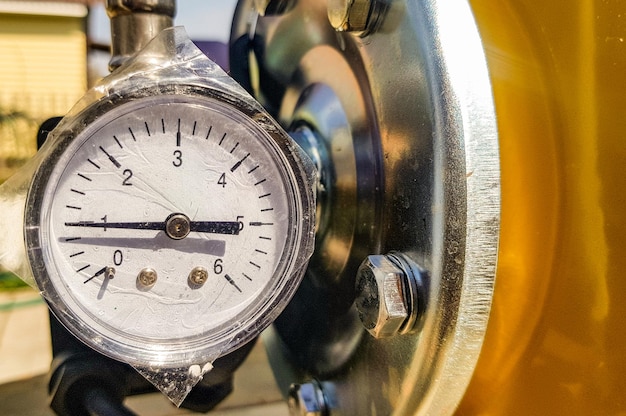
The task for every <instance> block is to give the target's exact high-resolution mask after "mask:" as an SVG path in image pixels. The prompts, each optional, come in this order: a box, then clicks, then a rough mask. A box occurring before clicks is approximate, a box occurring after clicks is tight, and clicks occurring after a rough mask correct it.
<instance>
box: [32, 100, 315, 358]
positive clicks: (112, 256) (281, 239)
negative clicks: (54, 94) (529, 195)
mask: <svg viewBox="0 0 626 416" xmlns="http://www.w3.org/2000/svg"><path fill="white" fill-rule="evenodd" d="M64 146H65V147H64V149H63V150H62V152H53V153H52V154H53V156H51V158H52V160H49V161H48V162H47V165H49V166H50V167H49V169H48V170H47V173H46V174H40V175H38V179H36V180H37V181H40V182H44V183H42V184H41V185H39V186H38V187H37V188H38V189H39V191H37V193H38V194H39V195H40V196H39V200H40V205H41V207H40V211H39V213H38V215H36V217H38V221H39V228H38V237H37V238H38V239H39V240H40V246H41V252H40V255H39V256H38V259H37V260H40V261H41V262H42V263H43V266H44V268H45V270H46V273H45V274H44V275H43V276H37V273H35V277H36V279H37V280H38V282H39V284H40V286H42V291H43V292H44V296H45V295H48V296H47V298H48V301H49V303H50V304H51V307H52V309H53V311H55V313H56V314H57V316H59V318H60V319H61V321H62V322H64V323H65V325H66V326H68V327H69V329H70V330H71V331H72V332H74V333H75V334H76V335H77V336H79V337H80V338H81V339H83V341H85V342H87V343H88V344H90V345H92V346H94V347H95V348H96V349H99V350H101V351H102V352H104V353H106V354H107V355H110V356H113V357H114V358H121V359H122V360H123V361H127V362H132V361H149V362H152V363H154V362H160V363H166V362H171V363H176V364H179V362H180V361H181V357H184V359H182V360H183V361H184V360H186V359H192V358H190V357H193V356H194V355H195V354H197V353H198V352H200V353H201V352H203V351H204V352H206V351H209V350H211V351H213V353H215V351H218V350H219V349H225V350H228V349H232V346H234V345H235V344H237V343H238V342H246V341H248V340H249V339H250V338H252V337H253V336H255V335H256V333H258V332H259V331H260V330H261V329H262V328H263V327H264V326H266V325H267V324H268V323H269V322H264V316H265V315H267V314H268V312H270V313H273V309H275V308H278V307H279V306H280V305H279V304H280V303H281V302H282V299H280V297H281V296H285V293H291V292H293V289H294V288H293V287H291V286H292V285H294V284H297V280H298V279H297V278H296V279H291V276H290V275H291V274H293V273H294V270H291V267H292V266H293V264H294V258H295V257H296V256H297V250H298V248H297V247H296V246H297V241H298V239H299V236H300V234H301V233H303V232H304V233H306V231H303V230H302V227H303V226H302V215H303V214H302V212H301V210H302V206H301V205H299V198H298V192H296V191H295V190H294V187H295V186H296V185H295V184H296V183H297V182H298V181H297V180H296V179H295V178H294V172H293V170H292V169H290V167H289V163H287V160H286V159H285V156H284V155H283V153H282V152H281V150H280V149H279V147H278V146H277V145H276V143H275V142H274V140H272V138H271V136H270V135H269V134H268V133H267V132H266V131H265V130H264V129H263V128H262V127H260V126H259V125H258V124H257V123H255V122H254V120H252V119H251V118H250V117H248V116H246V115H245V114H243V113H240V112H238V111H236V110H235V109H234V107H232V106H231V105H230V104H223V103H220V102H218V101H217V100H215V99H213V98H208V97H197V96H176V95H169V96H168V95H157V96H153V97H147V98H141V99H137V100H131V101H128V102H126V103H123V104H121V105H119V106H116V107H115V108H114V109H112V110H110V111H107V112H106V113H104V115H101V116H98V117H96V118H95V121H94V122H93V123H91V124H89V125H88V126H87V127H86V128H84V129H83V130H82V131H80V132H79V133H78V134H77V135H76V137H73V138H72V139H71V140H67V144H66V145H64ZM31 192H32V191H31ZM31 251H32V250H31ZM31 261H32V260H31ZM224 352H227V351H224Z"/></svg>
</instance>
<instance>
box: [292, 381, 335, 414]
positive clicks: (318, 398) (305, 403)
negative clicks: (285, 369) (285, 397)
mask: <svg viewBox="0 0 626 416" xmlns="http://www.w3.org/2000/svg"><path fill="white" fill-rule="evenodd" d="M289 414H290V415H291V416H323V415H324V414H326V400H325V398H324V392H323V391H322V388H321V387H320V385H319V383H317V382H310V383H304V384H292V385H291V387H290V388H289Z"/></svg>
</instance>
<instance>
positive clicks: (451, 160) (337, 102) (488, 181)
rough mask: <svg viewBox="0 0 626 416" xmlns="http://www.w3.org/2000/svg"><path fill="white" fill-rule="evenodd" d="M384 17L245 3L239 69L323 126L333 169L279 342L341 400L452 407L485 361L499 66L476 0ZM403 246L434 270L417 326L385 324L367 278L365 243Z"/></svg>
mask: <svg viewBox="0 0 626 416" xmlns="http://www.w3.org/2000/svg"><path fill="white" fill-rule="evenodd" d="M370 20H371V22H370V25H369V27H368V30H367V31H365V32H361V33H358V34H356V33H346V32H341V33H339V32H336V31H335V30H334V29H333V28H332V27H331V26H330V23H329V21H328V15H327V5H326V3H325V2H319V1H315V0H300V1H298V2H297V3H295V4H292V5H291V6H290V7H289V8H285V11H284V12H283V13H281V14H274V15H271V16H268V15H266V16H264V17H260V16H258V15H257V14H256V12H255V9H254V7H253V2H252V1H242V2H240V4H239V5H238V8H237V12H236V15H235V21H234V25H233V31H232V39H231V41H232V45H231V53H232V55H231V68H232V74H233V75H234V76H235V77H237V78H239V81H240V82H241V83H242V84H243V85H245V86H247V87H248V88H249V89H250V90H251V91H252V92H253V93H254V95H255V96H256V98H257V99H259V100H260V101H261V103H262V104H263V105H264V106H265V107H266V108H268V109H269V110H270V111H272V112H273V113H274V115H275V116H276V117H278V119H279V120H280V122H281V123H282V124H283V126H284V127H285V128H287V129H289V130H291V131H292V132H294V134H295V135H297V134H298V133H297V132H298V131H300V129H302V128H303V127H304V128H306V129H308V130H309V131H312V132H313V133H314V134H313V135H314V136H315V137H316V139H315V140H314V142H315V145H313V146H311V148H310V149H309V150H310V151H312V152H315V153H316V156H317V157H318V160H319V163H318V164H319V165H320V166H321V168H322V169H321V170H322V178H323V180H322V186H321V188H320V191H319V192H320V193H321V197H320V198H318V218H319V219H320V221H318V223H319V227H318V230H317V238H316V250H315V253H314V255H313V258H312V260H311V262H310V266H309V269H308V272H307V276H306V278H305V280H304V282H303V284H302V285H301V287H300V289H299V291H298V293H297V294H296V296H295V298H294V300H293V301H292V302H291V303H290V305H289V306H288V308H287V309H286V310H285V312H284V313H283V315H282V316H281V317H280V318H279V320H278V321H277V322H276V325H275V326H274V328H273V329H272V330H270V331H269V332H268V333H267V334H266V343H267V344H268V349H269V354H270V360H271V361H272V365H273V368H274V370H275V372H276V375H277V379H278V381H279V383H280V384H281V386H282V388H283V390H284V391H285V392H287V387H288V385H289V384H290V383H299V382H302V381H306V380H307V379H311V378H317V379H318V380H320V381H322V383H321V385H322V386H323V387H324V389H325V393H326V395H327V397H328V400H329V403H328V404H329V406H330V408H331V413H332V414H339V413H341V414H348V415H352V414H427V413H429V414H430V413H432V414H449V413H452V412H453V410H454V409H455V408H456V406H457V404H458V402H459V400H460V399H461V397H462V395H463V393H464V391H465V388H466V387H467V384H468V382H469V380H470V378H471V375H472V372H473V369H474V367H475V364H476V360H477V358H478V355H479V352H480V348H481V345H482V341H483V337H484V332H485V328H486V325H487V319H488V316H489V310H490V304H491V298H492V293H493V283H494V277H495V263H496V257H497V244H498V230H499V208H500V192H499V164H498V145H497V132H496V122H495V115H494V110H493V104H492V98H491V89H490V84H489V78H488V73H487V68H486V64H485V60H484V54H483V51H482V47H481V43H480V39H479V36H478V33H477V30H476V27H475V24H474V21H473V18H472V15H471V11H470V9H469V6H468V5H467V4H466V3H465V2H464V1H461V0H456V1H419V2H418V1H384V2H383V1H374V2H372V8H371V14H370ZM305 147H306V146H305ZM314 159H315V157H314ZM391 251H398V252H402V253H404V254H405V255H406V256H408V257H410V258H411V259H412V260H413V261H414V262H416V263H417V264H419V265H420V266H421V267H422V268H423V269H425V270H426V271H427V281H426V284H425V285H424V287H423V288H422V289H423V291H424V293H423V294H422V295H423V297H424V299H425V310H424V312H423V314H422V315H421V317H420V318H419V319H418V320H417V323H416V326H415V329H414V331H413V332H411V333H409V334H405V335H399V336H396V337H393V338H389V339H374V338H373V337H371V336H370V335H369V334H367V333H365V332H364V329H363V328H362V325H361V323H360V322H359V320H358V318H357V314H356V311H355V308H354V304H353V302H354V297H355V293H354V279H355V274H356V269H357V267H358V265H359V264H360V263H361V261H362V260H363V259H364V258H365V257H366V256H367V255H369V254H376V253H388V252H391Z"/></svg>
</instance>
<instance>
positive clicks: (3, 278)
mask: <svg viewBox="0 0 626 416" xmlns="http://www.w3.org/2000/svg"><path fill="white" fill-rule="evenodd" d="M24 286H26V283H24V281H23V280H22V279H20V278H19V277H17V276H16V275H14V274H13V273H11V272H0V290H13V289H19V288H22V287H24Z"/></svg>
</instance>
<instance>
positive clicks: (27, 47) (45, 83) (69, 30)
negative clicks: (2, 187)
mask: <svg viewBox="0 0 626 416" xmlns="http://www.w3.org/2000/svg"><path fill="white" fill-rule="evenodd" d="M87 15H88V7H87V5H86V2H85V1H4V0H0V180H4V179H6V178H7V177H8V175H10V174H11V173H12V171H13V170H14V169H15V168H16V167H18V166H20V165H21V164H23V163H24V162H25V161H26V160H27V159H28V158H30V157H31V156H32V155H33V154H34V152H35V151H36V142H35V136H36V131H37V128H38V126H39V124H40V123H41V122H42V121H43V120H45V119H47V118H49V117H52V116H58V115H63V114H65V113H66V112H67V111H68V110H69V109H70V108H71V106H72V105H73V104H74V103H75V102H76V101H77V100H78V99H79V98H80V97H81V96H82V95H83V93H84V91H85V89H86V88H87V36H86V31H87Z"/></svg>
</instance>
